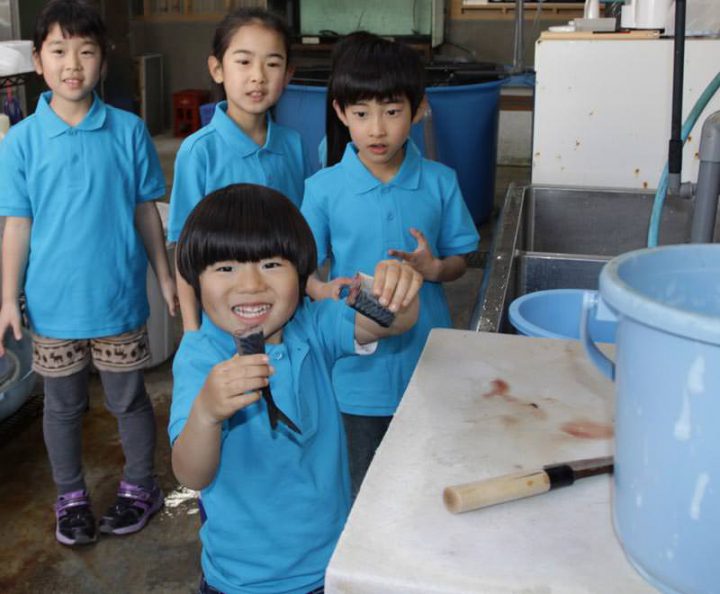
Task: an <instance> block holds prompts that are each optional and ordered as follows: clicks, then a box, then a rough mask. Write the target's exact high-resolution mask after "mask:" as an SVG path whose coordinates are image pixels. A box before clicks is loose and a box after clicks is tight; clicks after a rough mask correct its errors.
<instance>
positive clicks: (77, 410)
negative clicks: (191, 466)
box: [43, 366, 155, 494]
mask: <svg viewBox="0 0 720 594" xmlns="http://www.w3.org/2000/svg"><path fill="white" fill-rule="evenodd" d="M89 373H90V367H89V366H88V367H85V368H84V369H82V370H80V371H78V372H77V373H74V374H72V375H69V376H66V377H58V378H49V377H46V378H44V382H45V408H44V415H43V433H44V436H45V447H46V448H47V451H48V457H49V458H50V466H51V467H52V474H53V480H54V481H55V485H56V486H57V489H58V493H60V494H62V493H68V492H70V491H78V490H80V489H84V488H85V480H84V478H83V471H82V417H83V414H84V413H85V411H86V410H87V408H88V379H89V377H88V374H89ZM99 374H100V379H101V381H102V384H103V388H104V390H105V407H106V408H107V409H108V410H109V411H110V412H111V413H112V414H113V415H114V416H115V418H116V419H117V424H118V432H119V433H120V441H121V443H122V449H123V453H124V454H125V468H124V471H123V478H124V479H125V480H126V481H127V482H129V483H133V484H136V485H142V486H144V487H148V488H151V487H152V486H153V484H154V480H153V456H154V453H155V415H154V413H153V408H152V403H151V402H150V399H149V398H148V395H147V392H146V391H145V382H144V379H143V377H144V376H143V372H142V371H124V372H111V371H100V372H99Z"/></svg>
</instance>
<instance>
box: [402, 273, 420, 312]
mask: <svg viewBox="0 0 720 594" xmlns="http://www.w3.org/2000/svg"><path fill="white" fill-rule="evenodd" d="M410 272H411V275H410V277H411V278H410V283H409V287H408V290H407V291H405V295H404V296H403V300H402V306H403V307H407V306H409V305H410V304H411V303H412V301H413V299H415V297H416V296H417V294H418V293H419V292H420V289H421V288H422V286H423V282H424V280H425V279H424V278H423V275H422V274H420V273H419V272H418V271H417V270H414V269H413V270H411V271H410Z"/></svg>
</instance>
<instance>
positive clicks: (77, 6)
mask: <svg viewBox="0 0 720 594" xmlns="http://www.w3.org/2000/svg"><path fill="white" fill-rule="evenodd" d="M53 25H58V26H59V27H60V30H61V31H62V33H63V35H64V36H67V37H88V38H89V39H92V40H93V41H94V42H95V43H97V45H98V47H99V48H100V52H101V53H102V58H103V61H104V60H105V59H106V58H107V53H108V49H109V43H108V38H107V29H106V27H105V23H104V22H103V19H102V16H100V12H99V11H98V9H97V7H96V6H95V5H94V4H92V3H90V2H88V1H87V0H50V1H49V2H48V3H47V4H45V6H44V7H43V9H42V10H41V11H40V13H39V14H38V16H37V19H36V20H35V33H34V35H33V46H34V50H35V52H37V53H38V54H39V53H40V49H41V48H42V44H43V42H44V41H45V40H46V39H47V36H48V34H49V33H50V29H52V27H53Z"/></svg>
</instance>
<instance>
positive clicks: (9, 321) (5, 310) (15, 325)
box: [0, 303, 22, 356]
mask: <svg viewBox="0 0 720 594" xmlns="http://www.w3.org/2000/svg"><path fill="white" fill-rule="evenodd" d="M8 328H12V333H13V336H14V337H15V340H20V339H21V338H22V329H21V328H22V317H21V316H20V307H19V306H18V304H17V303H5V304H3V306H2V309H0V356H2V355H4V354H5V332H7V330H8Z"/></svg>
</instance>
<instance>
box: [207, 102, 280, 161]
mask: <svg viewBox="0 0 720 594" xmlns="http://www.w3.org/2000/svg"><path fill="white" fill-rule="evenodd" d="M265 117H266V118H267V136H266V138H265V144H264V145H263V146H262V147H259V146H258V145H257V143H256V142H255V141H254V140H253V139H252V138H250V137H249V136H248V135H247V134H245V132H244V131H243V129H242V128H240V126H238V125H237V124H236V123H235V122H234V121H233V119H232V118H231V117H230V116H229V115H228V114H227V101H220V102H219V103H218V104H217V106H216V107H215V113H214V114H213V117H212V120H211V125H212V126H213V127H214V128H215V129H216V130H217V131H218V132H219V133H220V135H221V136H222V137H223V138H224V139H225V141H226V142H227V143H228V144H230V145H231V146H232V147H233V148H234V149H235V150H237V151H238V152H239V153H240V155H241V156H243V157H249V156H250V155H252V154H254V153H256V152H257V151H258V150H261V149H262V150H266V151H270V152H272V153H282V143H281V139H280V134H279V130H278V125H277V124H276V123H275V122H273V120H272V118H271V117H270V114H269V113H268V114H267V115H266V116H265Z"/></svg>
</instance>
